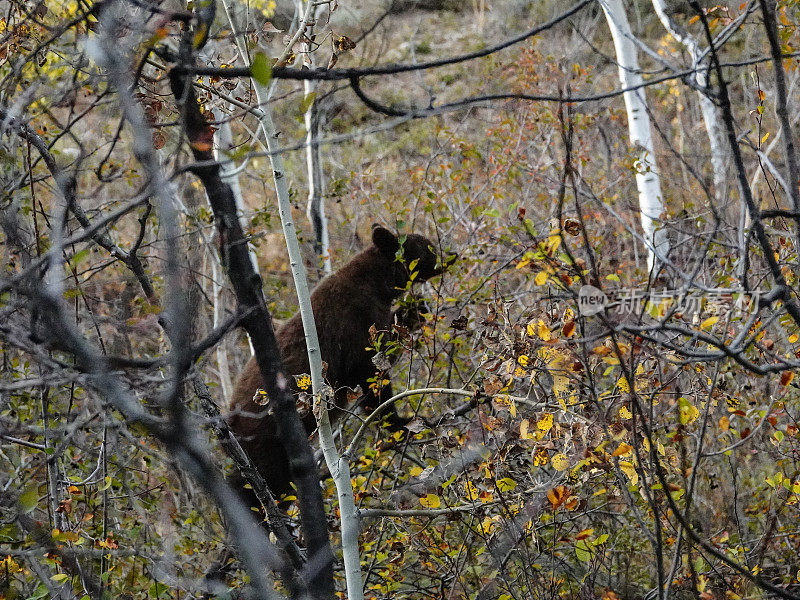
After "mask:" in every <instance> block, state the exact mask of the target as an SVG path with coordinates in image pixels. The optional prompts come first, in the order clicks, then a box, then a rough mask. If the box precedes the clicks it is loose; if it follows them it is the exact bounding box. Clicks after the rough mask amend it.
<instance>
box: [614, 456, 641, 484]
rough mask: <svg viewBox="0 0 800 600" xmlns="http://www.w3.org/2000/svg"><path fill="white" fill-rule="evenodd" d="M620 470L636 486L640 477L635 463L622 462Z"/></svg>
mask: <svg viewBox="0 0 800 600" xmlns="http://www.w3.org/2000/svg"><path fill="white" fill-rule="evenodd" d="M619 468H620V470H621V471H622V472H623V473H625V476H626V477H627V478H628V479H629V480H630V482H631V483H632V484H633V485H636V484H637V483H638V482H639V475H638V473H636V469H635V468H634V466H633V463H630V462H628V461H627V460H621V461H619Z"/></svg>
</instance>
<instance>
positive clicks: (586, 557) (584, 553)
mask: <svg viewBox="0 0 800 600" xmlns="http://www.w3.org/2000/svg"><path fill="white" fill-rule="evenodd" d="M575 556H577V557H578V560H579V561H581V562H589V561H590V560H592V551H591V549H590V548H589V544H588V543H587V542H586V540H578V541H577V542H575Z"/></svg>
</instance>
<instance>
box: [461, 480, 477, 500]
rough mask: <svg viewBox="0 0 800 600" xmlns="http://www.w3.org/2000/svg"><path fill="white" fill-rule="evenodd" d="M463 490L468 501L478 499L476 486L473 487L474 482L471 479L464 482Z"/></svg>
mask: <svg viewBox="0 0 800 600" xmlns="http://www.w3.org/2000/svg"><path fill="white" fill-rule="evenodd" d="M464 491H465V492H466V494H467V500H469V501H470V502H472V501H475V500H477V499H478V488H477V487H475V484H474V483H472V482H471V481H467V482H466V483H465V484H464Z"/></svg>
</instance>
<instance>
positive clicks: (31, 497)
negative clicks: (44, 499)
mask: <svg viewBox="0 0 800 600" xmlns="http://www.w3.org/2000/svg"><path fill="white" fill-rule="evenodd" d="M38 502H39V490H38V488H37V486H35V485H32V486H30V487H28V488H27V489H26V490H25V491H24V492H22V494H21V495H20V497H19V507H20V508H21V509H22V512H24V513H29V512H31V511H32V510H33V509H34V508H36V504H37V503H38Z"/></svg>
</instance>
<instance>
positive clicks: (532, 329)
mask: <svg viewBox="0 0 800 600" xmlns="http://www.w3.org/2000/svg"><path fill="white" fill-rule="evenodd" d="M525 331H526V332H527V333H528V335H529V336H530V337H535V336H536V321H534V320H533V319H531V320H530V321H528V326H527V327H526V328H525Z"/></svg>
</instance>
